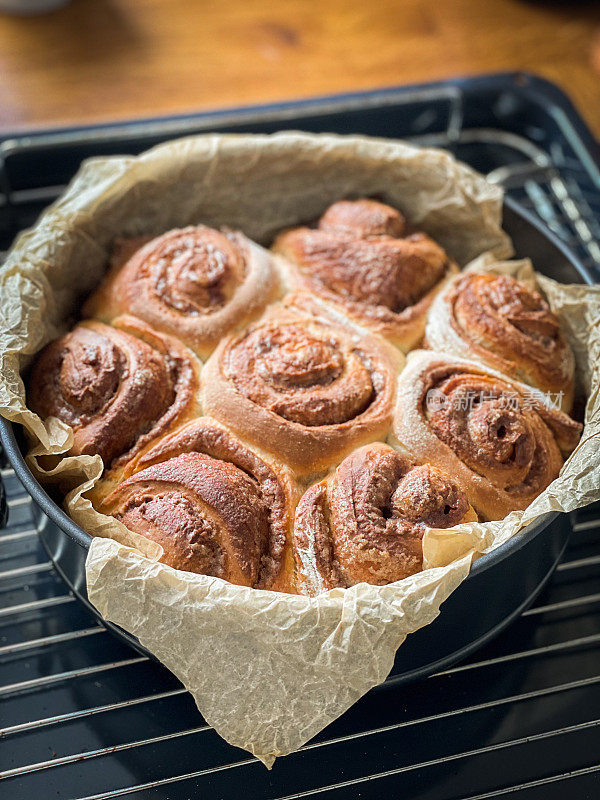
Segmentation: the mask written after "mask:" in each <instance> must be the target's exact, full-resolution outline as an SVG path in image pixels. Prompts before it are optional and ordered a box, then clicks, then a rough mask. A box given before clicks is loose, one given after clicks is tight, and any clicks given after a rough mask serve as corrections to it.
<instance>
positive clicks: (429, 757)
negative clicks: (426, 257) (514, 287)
mask: <svg viewBox="0 0 600 800" xmlns="http://www.w3.org/2000/svg"><path fill="white" fill-rule="evenodd" d="M443 98H444V101H445V102H446V101H447V105H448V110H447V111H444V115H445V120H446V121H445V124H444V125H443V126H442V129H441V130H440V129H439V128H440V124H439V118H437V119H436V120H434V122H433V123H432V122H431V121H427V119H425V121H423V120H424V118H423V114H424V111H423V107H422V108H421V112H420V113H421V116H419V115H415V117H414V119H418V120H420V122H419V123H418V124H415V123H414V120H413V122H412V123H411V124H412V131H410V130H409V131H408V133H413V134H415V131H416V132H417V133H418V138H419V140H420V141H423V142H426V143H435V144H437V145H444V146H447V147H449V148H450V149H452V150H454V151H455V152H456V153H457V154H458V155H459V156H461V157H463V158H465V159H466V160H470V161H471V162H472V163H475V164H477V165H478V166H479V167H480V168H481V167H482V163H484V164H485V166H486V168H487V169H486V171H487V172H488V173H489V176H490V178H491V179H492V180H495V181H498V182H501V183H502V184H503V185H504V186H505V187H506V188H507V190H508V192H509V193H510V194H511V195H512V196H514V197H515V198H516V199H519V200H520V201H521V202H524V203H525V204H526V205H528V206H529V207H530V208H531V209H532V210H534V211H535V212H536V213H537V214H538V215H539V216H540V217H541V218H542V219H544V221H545V222H546V223H547V224H548V225H549V227H551V228H552V229H553V230H554V231H555V233H557V235H558V236H559V237H560V238H562V239H563V241H565V242H566V243H567V244H569V246H571V247H572V248H573V249H574V250H575V251H576V252H577V253H578V255H579V256H580V258H581V259H582V260H583V261H584V263H585V264H586V265H587V266H588V267H589V268H590V269H592V270H597V272H596V274H597V275H599V276H600V249H599V247H598V244H597V243H598V241H600V225H599V222H598V220H600V178H598V177H597V176H596V174H595V172H594V169H593V168H590V166H589V165H588V164H586V163H585V160H583V159H581V158H579V157H577V155H576V154H575V152H574V149H573V142H572V141H571V142H569V141H568V140H567V139H565V140H564V141H561V140H558V141H554V142H553V145H552V148H551V149H548V148H544V147H542V146H541V145H540V143H539V139H540V136H538V137H537V140H536V138H535V137H534V136H533V135H532V133H531V131H528V132H527V135H520V134H515V133H510V132H507V131H502V130H495V129H492V128H466V127H463V126H462V120H463V114H462V111H463V109H462V106H461V102H462V101H461V98H460V96H457V95H456V93H454V92H449V93H448V92H445V93H443ZM438 99H439V98H438ZM426 100H427V103H429V104H431V95H428V97H427V98H426ZM418 102H419V98H416V99H415V98H411V103H414V104H417V105H418ZM438 105H439V104H438ZM434 107H435V108H437V107H438V106H434ZM427 108H429V106H427ZM438 116H439V115H438ZM277 122H278V121H277V120H276V121H275V122H274V123H273V124H274V125H275V124H277ZM199 125H200V123H198V120H195V125H194V126H192V127H193V129H194V130H195V129H197V128H198V127H199ZM169 126H170V127H169ZM278 126H281V124H280V121H279V125H278ZM419 126H420V127H419ZM436 126H437V128H438V129H437V130H428V129H427V128H428V127H434V128H435V127H436ZM200 127H201V126H200ZM423 128H425V130H423ZM132 131H133V128H130V129H129V132H128V133H125V132H124V131H123V129H115V130H114V132H113V133H114V142H115V147H117V145H118V146H119V147H122V146H124V145H126V144H127V136H130V137H132V138H131V143H132V145H133V141H134V140H133V137H134V133H132ZM177 131H179V132H182V128H181V126H180V127H179V128H178V129H177ZM177 131H173V130H172V123H168V125H167V124H165V128H164V129H160V126H159V129H158V130H157V123H153V127H152V128H151V129H150V128H149V127H148V125H147V126H146V127H144V126H142V130H141V132H142V133H143V134H144V136H143V137H142V139H143V141H140V130H139V126H138V128H136V130H135V146H136V147H138V146H139V147H140V148H141V147H142V146H143V145H145V144H148V139H151V138H152V137H158V138H161V137H162V138H167V136H169V135H173V133H175V132H177ZM404 133H405V134H406V131H405V132H404ZM94 137H95V138H94ZM107 141H109V142H112V139H111V131H110V129H108V130H104V131H102V132H100V133H98V132H97V133H96V134H94V135H90V134H88V135H87V139H85V138H82V136H81V135H75V134H73V135H72V136H71V138H69V137H68V136H67V137H66V138H65V135H64V134H63V135H62V139H60V137H55V139H54V140H53V141H52V137H50V141H49V139H48V137H46V139H45V140H44V141H43V142H42V141H40V140H39V139H35V138H34V139H29V138H24V139H22V140H12V141H11V142H5V143H4V144H3V145H0V154H1V155H2V162H1V166H0V187H2V191H3V200H2V202H1V203H0V227H2V226H3V229H4V241H5V242H6V243H8V241H9V240H10V239H11V238H12V236H14V234H15V232H16V230H17V229H19V228H21V227H23V226H24V225H25V224H29V223H30V222H31V221H33V219H34V218H35V215H36V214H37V213H38V212H39V210H40V208H41V207H42V206H43V205H44V204H46V203H47V202H48V201H49V200H51V199H52V198H53V197H54V196H55V195H56V194H57V193H58V192H59V191H60V189H61V187H62V185H63V182H62V181H61V180H53V179H55V178H61V177H67V176H64V175H62V174H56V175H54V174H52V171H53V170H54V166H53V165H52V163H50V165H48V163H47V159H48V153H50V154H52V153H55V154H56V153H57V152H58V151H59V150H60V149H61V148H63V149H64V148H67V151H68V152H72V148H73V147H74V146H75V145H77V146H78V147H79V150H78V151H77V154H76V157H75V156H73V158H72V159H71V162H69V164H68V169H67V168H65V170H64V171H67V172H68V171H69V170H70V171H71V172H72V171H73V168H74V167H75V166H76V163H75V162H76V161H77V162H78V160H79V159H80V156H81V155H82V154H89V153H94V152H97V150H98V148H99V147H100V146H101V147H102V148H105V147H106V143H107ZM111 146H112V145H111ZM42 149H43V152H44V153H45V154H46V155H45V159H46V160H45V161H44V162H43V169H42V170H41V172H42V173H43V180H42V179H41V178H40V177H39V176H38V179H37V181H36V180H33V179H32V178H31V176H30V175H29V177H27V179H26V180H25V179H23V177H22V174H21V173H20V172H19V169H17V168H16V167H15V164H17V165H18V164H21V165H23V164H30V165H31V164H34V165H35V164H38V163H41V162H40V159H41V155H40V154H41V152H42ZM132 149H133V147H132ZM484 154H485V159H487V160H484ZM36 159H37V160H36ZM592 167H593V165H592ZM21 172H22V170H21ZM59 172H60V170H59ZM23 174H25V173H23ZM19 175H21V178H19V177H18V176H19ZM15 176H17V178H16V179H15ZM27 182H29V184H31V185H26V184H27ZM1 474H2V479H3V482H4V485H5V487H6V492H7V502H8V507H9V525H8V527H7V528H6V529H5V530H3V531H1V532H0V796H2V797H10V798H11V800H30V799H31V798H35V797H40V798H44V800H46V798H52V797H60V798H66V799H67V800H76V798H77V800H109V799H110V800H112V799H113V798H122V797H127V798H134V799H136V800H137V799H138V798H139V799H141V798H151V799H154V798H164V799H165V800H187V799H188V798H196V797H210V798H223V800H229V798H234V797H235V798H238V797H239V795H240V793H241V792H243V793H244V795H245V797H246V798H247V799H248V800H253V799H254V798H256V800H258V799H259V798H260V800H275V799H276V798H278V799H279V800H300V798H314V797H319V798H321V797H322V798H327V799H328V800H342V799H343V800H350V798H351V799H352V800H355V799H356V798H363V799H364V798H367V799H368V798H381V797H382V796H388V795H389V796H391V797H414V798H419V800H488V798H503V797H508V796H510V797H511V798H513V797H514V798H518V800H542V798H543V800H558V798H560V799H561V800H563V798H565V797H569V798H574V799H575V800H584V799H585V798H589V799H590V800H592V798H596V797H598V796H599V795H600V744H599V742H600V504H599V505H596V506H592V507H589V508H587V509H584V510H582V511H581V512H579V513H578V514H577V517H576V520H575V523H574V533H573V536H572V539H571V541H570V544H569V547H568V549H567V551H566V553H565V556H564V558H563V560H562V562H561V563H560V565H559V567H558V569H557V570H556V573H555V574H554V576H553V577H552V579H551V581H550V583H549V585H548V586H547V587H546V588H545V590H544V591H543V593H542V594H541V595H540V596H539V597H538V599H537V600H536V602H535V605H534V606H533V607H532V608H530V609H529V610H527V611H526V612H525V613H523V614H522V615H521V617H520V618H519V620H518V621H517V622H515V623H514V624H513V625H512V626H511V627H510V628H509V629H508V630H507V631H506V632H505V633H503V634H501V635H500V636H499V637H498V638H497V639H495V640H494V641H493V642H492V643H491V644H489V645H487V646H486V647H485V648H483V649H482V650H479V651H478V652H477V653H476V654H474V655H473V656H471V657H470V658H468V659H467V660H466V661H464V662H462V663H460V664H458V665H457V666H455V667H453V668H450V669H447V670H444V671H443V672H440V673H438V674H436V675H434V676H432V677H431V678H428V679H427V680H424V681H420V682H416V683H413V684H410V685H409V686H406V687H388V688H384V689H381V690H379V691H377V692H373V693H370V694H369V695H367V696H366V697H364V698H362V699H361V700H360V701H359V702H358V703H357V704H356V705H355V706H354V707H353V708H351V709H350V710H349V711H348V712H347V713H346V714H345V715H344V716H343V717H342V718H340V719H339V720H337V721H336V722H334V723H333V724H332V725H330V726H329V727H328V728H327V729H326V730H325V731H323V732H322V733H321V734H319V735H318V736H317V737H316V738H315V739H314V740H312V741H311V742H309V743H308V744H307V745H305V746H304V747H303V748H302V749H301V750H300V751H299V752H298V753H296V754H293V755H291V756H289V757H286V758H285V759H281V760H280V761H278V762H276V764H275V767H274V768H273V770H272V771H271V772H267V770H265V768H264V767H263V766H262V765H261V764H260V762H258V761H257V760H256V759H254V758H250V757H248V755H247V753H244V752H243V751H241V750H237V749H234V748H232V747H230V746H229V745H227V744H226V743H225V742H223V741H222V740H221V739H220V737H219V736H218V735H217V734H216V733H215V731H214V730H212V729H211V728H210V726H208V725H206V724H205V723H204V721H203V720H202V718H201V716H200V715H199V713H198V711H197V710H196V708H195V706H194V704H193V701H192V699H191V697H190V695H189V694H188V693H187V692H186V691H185V690H184V689H183V688H182V686H181V685H180V684H179V682H178V681H177V679H176V678H175V677H174V676H173V675H171V674H170V673H169V672H168V671H167V670H166V669H164V668H163V667H162V666H161V665H159V664H157V663H155V662H153V661H151V660H149V659H147V658H144V657H142V656H139V655H138V654H136V653H134V651H132V650H130V649H129V648H128V647H127V646H126V645H125V644H123V643H122V642H121V641H119V640H117V639H116V638H114V637H113V636H112V635H111V634H110V633H109V632H108V631H106V630H105V629H104V628H103V627H101V626H100V625H98V624H97V623H96V622H95V621H94V619H93V618H92V617H91V616H90V614H89V613H88V612H87V611H86V609H85V608H84V607H83V606H81V605H80V604H79V603H78V602H77V601H76V599H75V598H74V597H73V596H72V595H71V594H70V593H69V591H68V590H67V588H66V586H65V584H63V583H62V581H61V579H60V578H59V577H58V575H57V574H56V572H55V571H54V569H53V566H52V564H51V562H50V561H49V560H48V557H47V555H46V553H45V551H44V550H43V548H42V547H41V544H40V542H39V540H38V531H37V530H36V529H35V527H34V522H33V519H34V517H33V514H32V505H31V502H32V501H31V499H30V498H29V496H28V495H27V494H26V493H25V491H24V490H23V488H22V487H21V485H20V483H19V481H18V479H17V478H16V476H15V475H14V472H13V471H12V470H11V469H10V468H9V467H8V466H6V465H5V466H4V468H3V469H2V473H1ZM490 602H493V598H490ZM467 622H468V621H467Z"/></svg>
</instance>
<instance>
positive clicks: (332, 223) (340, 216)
mask: <svg viewBox="0 0 600 800" xmlns="http://www.w3.org/2000/svg"><path fill="white" fill-rule="evenodd" d="M273 249H274V251H275V252H276V253H277V254H279V255H280V256H281V257H282V261H281V263H282V269H283V270H284V272H286V273H287V277H288V282H289V283H291V285H292V288H294V289H296V288H297V289H300V290H303V291H309V292H312V293H314V294H316V295H317V296H318V297H320V298H322V299H323V300H325V301H327V302H328V303H331V304H332V305H333V306H335V307H336V308H338V309H340V310H341V311H342V312H343V313H344V314H345V315H346V316H348V317H350V318H351V319H353V320H354V321H356V322H358V323H359V324H361V325H364V326H365V327H367V328H369V329H370V330H372V331H374V332H376V333H379V334H380V335H382V336H384V337H385V338H387V339H388V340H389V341H391V342H392V343H393V344H394V345H396V346H397V347H399V348H400V349H401V350H404V351H405V352H406V351H407V350H410V349H411V347H414V345H415V344H416V343H417V342H418V341H419V340H420V339H421V338H422V336H423V331H424V329H425V317H426V314H427V310H428V309H429V306H430V305H431V302H432V300H433V298H434V296H435V295H436V293H437V292H438V291H439V290H440V288H441V287H442V286H443V285H444V283H445V281H446V280H447V278H448V277H449V276H450V275H452V274H454V273H455V272H456V271H457V269H458V268H457V267H456V265H455V264H453V263H452V261H451V260H450V259H449V258H448V256H447V255H446V253H445V252H444V250H443V249H442V248H441V247H440V246H439V245H438V244H436V243H435V242H434V241H433V240H432V239H430V238H429V237H428V236H426V235H425V234H424V233H421V232H410V231H409V229H408V226H407V224H406V221H405V219H404V217H403V216H402V214H400V212H399V211H397V210H396V209H394V208H392V207H391V206H387V205H384V204H383V203H378V202H376V201H374V200H356V201H348V200H342V201H340V202H337V203H334V204H333V205H332V206H330V207H329V208H328V209H327V211H325V213H324V214H323V216H322V217H321V219H320V220H319V222H318V225H317V227H316V228H307V227H303V228H294V229H292V230H289V231H287V232H285V233H282V234H281V235H280V236H279V237H278V238H277V239H276V241H275V244H274V246H273Z"/></svg>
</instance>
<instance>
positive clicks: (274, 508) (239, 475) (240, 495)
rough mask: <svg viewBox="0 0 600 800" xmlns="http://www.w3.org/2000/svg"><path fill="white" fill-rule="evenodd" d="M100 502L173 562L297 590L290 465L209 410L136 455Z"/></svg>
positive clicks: (233, 580) (256, 583) (178, 566)
mask: <svg viewBox="0 0 600 800" xmlns="http://www.w3.org/2000/svg"><path fill="white" fill-rule="evenodd" d="M140 468H141V471H138V472H135V473H134V474H133V475H131V476H130V477H129V478H127V479H126V480H125V481H123V482H122V483H121V484H120V485H119V486H117V488H116V489H115V490H114V491H113V492H111V494H110V495H109V496H108V497H106V498H105V499H104V500H102V502H100V503H99V505H98V510H99V511H102V512H103V513H105V514H110V515H112V516H114V517H116V518H117V519H118V520H120V521H121V522H122V523H123V524H124V525H125V526H126V527H127V528H129V529H130V530H132V531H134V532H135V533H140V534H142V535H143V536H146V537H148V538H149V539H151V540H152V541H154V542H157V543H158V544H160V545H161V547H162V548H163V550H164V555H163V556H162V558H161V561H162V562H163V563H165V564H169V565H170V566H172V567H174V568H176V569H181V570H187V571H189V572H197V573H201V574H204V575H212V576H215V577H219V578H223V579H224V580H227V581H229V582H230V583H236V584H239V585H241V586H251V587H254V588H262V589H274V590H278V591H290V590H292V588H293V558H292V555H291V548H290V538H291V526H292V519H293V506H294V500H295V497H294V491H295V490H294V488H293V482H292V479H291V477H290V475H289V473H288V471H287V470H286V469H285V468H284V467H281V466H276V465H275V464H274V463H270V462H269V461H268V460H267V459H266V458H264V457H263V456H262V455H260V454H258V453H257V452H255V451H253V450H252V449H250V448H249V447H247V446H246V445H245V444H244V443H242V442H241V441H240V440H239V439H238V438H237V437H236V436H235V435H234V434H233V433H231V431H229V430H228V429H227V428H225V427H224V426H223V425H220V424H219V423H218V422H215V421H214V420H211V419H208V418H206V417H202V418H199V419H196V420H193V421H192V422H189V423H187V424H186V425H184V426H183V427H181V428H179V429H178V430H176V431H175V432H173V433H171V434H169V435H168V436H166V437H164V438H163V439H161V440H160V441H159V442H157V443H156V444H155V445H154V446H153V447H152V448H151V449H149V450H148V451H147V452H146V453H144V454H143V455H141V456H140V457H139V458H137V459H136V462H135V469H140Z"/></svg>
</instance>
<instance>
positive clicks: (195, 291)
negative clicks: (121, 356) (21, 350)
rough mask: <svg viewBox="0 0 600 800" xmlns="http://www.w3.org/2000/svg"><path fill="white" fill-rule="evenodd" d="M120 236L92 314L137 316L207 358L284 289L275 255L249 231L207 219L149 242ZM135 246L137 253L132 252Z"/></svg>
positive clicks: (87, 311) (86, 312)
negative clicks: (248, 234)
mask: <svg viewBox="0 0 600 800" xmlns="http://www.w3.org/2000/svg"><path fill="white" fill-rule="evenodd" d="M143 241H144V240H143V239H136V240H134V246H132V247H128V244H127V241H126V240H125V241H123V240H120V241H118V242H117V246H116V250H115V253H114V255H113V261H112V267H111V270H110V271H109V274H108V276H107V278H106V279H105V281H104V282H103V283H102V284H101V286H100V288H99V289H98V290H97V292H96V293H95V294H94V295H92V297H91V298H90V299H89V300H88V302H87V303H86V305H85V306H84V315H85V316H95V317H99V318H100V319H102V320H103V321H106V322H110V321H111V320H112V319H113V317H115V316H117V315H118V314H122V313H127V314H132V315H134V316H136V317H138V318H140V319H142V320H144V321H145V322H147V323H148V324H149V325H151V326H152V327H153V328H155V329H156V330H159V331H164V332H165V333H168V334H170V335H173V336H177V337H178V338H179V339H180V340H181V341H182V342H183V343H184V344H185V345H187V346H188V347H190V348H191V349H192V350H194V351H195V352H197V353H198V354H199V355H200V356H202V357H206V356H208V354H209V353H210V352H211V351H212V350H213V349H214V347H215V345H216V343H217V342H218V340H219V339H220V338H221V337H222V336H223V335H224V334H226V333H229V332H230V331H231V330H234V329H235V328H236V327H237V326H239V325H241V324H243V323H244V322H247V321H249V320H251V319H252V318H253V317H255V316H257V315H258V314H260V312H261V311H262V310H263V309H264V307H265V306H266V305H267V304H268V303H269V302H270V301H271V300H273V299H274V298H275V297H276V295H277V293H278V291H279V278H278V274H277V270H276V268H275V265H274V262H273V259H272V257H271V256H270V254H269V253H268V252H267V251H266V250H263V248H261V247H259V246H258V245H257V244H254V242H251V241H250V240H249V239H247V238H246V237H245V236H244V235H243V234H241V233H236V232H229V231H228V232H222V231H218V230H214V229H213V228H208V227H206V226H204V225H199V226H195V227H188V228H180V229H175V230H171V231H168V232H167V233H165V234H163V235H162V236H159V237H157V238H155V239H152V240H150V241H149V242H147V243H146V244H143V246H141V247H139V248H138V249H135V247H136V245H137V244H141V243H142V242H143ZM131 251H133V252H131Z"/></svg>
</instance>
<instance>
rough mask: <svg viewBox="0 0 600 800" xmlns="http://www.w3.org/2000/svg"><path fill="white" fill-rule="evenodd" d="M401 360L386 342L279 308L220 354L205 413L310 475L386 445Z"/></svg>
mask: <svg viewBox="0 0 600 800" xmlns="http://www.w3.org/2000/svg"><path fill="white" fill-rule="evenodd" d="M401 363H402V356H401V355H400V353H399V352H398V351H397V350H395V348H393V347H391V346H390V345H388V344H387V343H386V342H385V341H383V340H382V339H379V338H378V337H375V336H372V335H370V334H366V333H365V332H364V331H360V330H359V329H355V328H353V327H351V326H349V325H342V324H336V323H335V322H332V321H330V320H329V319H326V318H318V317H316V316H313V315H311V314H309V313H308V312H303V311H301V310H300V309H299V308H291V307H288V308H286V307H284V306H277V307H274V308H273V309H271V310H270V312H269V313H268V314H267V315H266V316H265V317H264V318H263V319H262V320H261V321H259V322H258V323H256V324H255V325H252V326H251V327H250V328H248V329H247V330H245V331H244V332H242V333H240V334H237V335H234V336H231V337H229V338H228V339H226V340H224V341H223V342H221V344H220V345H219V347H218V348H217V350H215V352H214V353H213V355H212V356H211V357H210V359H209V360H208V362H207V363H206V366H205V368H204V373H203V380H202V390H201V396H202V403H203V408H204V411H205V413H207V414H210V415H211V416H214V417H216V418H217V419H219V420H221V421H222V422H225V423H227V424H229V425H231V427H232V428H234V429H235V430H237V431H238V432H239V433H241V435H242V436H243V437H244V438H245V439H246V440H247V441H249V442H251V443H256V444H257V445H258V446H259V447H261V448H263V449H265V450H267V451H268V452H270V453H273V454H274V455H275V456H276V457H277V458H279V459H280V460H282V461H284V462H285V463H287V464H288V465H290V466H291V467H292V468H293V469H294V470H295V472H296V473H297V474H300V475H307V474H309V473H314V472H317V471H319V470H324V469H327V468H329V467H330V466H332V465H333V464H334V463H335V462H336V461H338V460H339V459H340V458H342V457H343V456H344V455H345V454H346V453H348V452H349V451H350V450H351V449H353V448H354V447H356V446H358V445H361V444H366V443H367V442H370V441H375V440H377V439H383V438H385V436H386V435H387V433H388V430H389V427H390V424H391V419H392V413H393V406H394V398H395V391H396V376H397V372H398V370H399V368H400V366H401Z"/></svg>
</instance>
